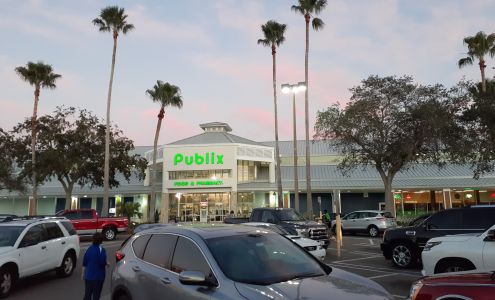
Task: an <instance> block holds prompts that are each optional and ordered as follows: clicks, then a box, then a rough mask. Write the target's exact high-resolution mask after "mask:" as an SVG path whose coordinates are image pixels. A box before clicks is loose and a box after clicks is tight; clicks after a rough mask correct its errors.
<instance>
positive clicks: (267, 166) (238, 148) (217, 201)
mask: <svg viewBox="0 0 495 300" xmlns="http://www.w3.org/2000/svg"><path fill="white" fill-rule="evenodd" d="M200 127H201V128H202V129H203V130H204V132H203V133H202V134H199V135H196V136H193V137H190V138H186V139H183V140H180V141H177V142H174V143H171V144H168V145H165V146H163V147H161V148H159V155H158V160H157V161H158V162H159V163H160V169H161V170H162V174H161V176H160V175H159V176H158V178H161V183H162V186H161V191H162V193H161V200H160V202H159V203H157V207H161V213H162V215H163V216H162V217H163V218H166V215H167V213H168V216H169V218H170V219H173V218H177V219H178V220H180V221H200V222H207V221H222V220H223V218H224V217H225V216H226V215H228V214H229V213H230V211H234V212H235V214H236V215H249V213H250V211H251V210H252V208H253V207H257V206H266V205H274V203H275V196H274V195H273V192H272V193H270V191H264V192H245V191H241V190H239V184H240V183H243V182H259V183H265V184H269V183H270V182H274V181H275V177H274V176H275V171H274V163H273V161H274V149H273V148H272V147H270V146H266V145H263V144H261V143H257V142H254V141H251V140H248V139H244V138H241V137H239V136H236V135H233V134H231V133H230V131H231V128H230V127H229V125H227V124H225V123H208V124H201V125H200ZM145 155H146V157H149V156H150V155H152V152H151V151H150V152H148V153H146V154H145Z"/></svg>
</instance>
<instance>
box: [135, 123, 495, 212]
mask: <svg viewBox="0 0 495 300" xmlns="http://www.w3.org/2000/svg"><path fill="white" fill-rule="evenodd" d="M200 127H201V129H202V130H203V132H202V133H200V134H198V135H195V136H192V137H189V138H185V139H182V140H179V141H176V142H173V143H170V144H167V145H164V146H162V147H159V148H158V154H157V158H158V159H157V162H158V165H159V168H158V169H159V170H161V171H160V172H159V173H158V174H157V178H159V180H157V182H159V185H160V186H159V188H157V190H160V191H161V193H158V197H157V202H156V207H157V208H159V209H160V212H161V219H162V220H164V219H167V218H170V219H173V218H177V220H179V221H194V222H196V221H198V222H212V221H222V220H223V218H224V217H225V216H226V215H228V214H229V213H230V211H234V213H235V215H236V216H249V214H250V213H251V211H252V209H253V208H255V207H276V206H277V201H276V199H277V194H276V190H277V188H276V183H275V163H274V161H275V160H274V152H275V149H274V142H255V141H252V140H249V139H246V138H242V137H239V136H237V135H234V134H232V133H231V131H232V129H231V128H230V126H229V125H228V124H226V123H220V122H214V123H207V124H201V125H200ZM310 146H311V147H310V151H311V153H310V155H311V166H312V167H311V178H312V190H313V197H312V201H313V211H314V213H315V214H318V213H319V211H322V210H324V209H327V210H329V211H332V207H333V206H332V198H334V199H338V200H336V201H340V206H341V208H342V213H347V212H350V211H354V210H359V209H373V210H375V209H381V208H383V207H384V192H383V183H382V180H381V178H380V175H379V174H378V173H377V172H376V170H375V169H374V168H373V167H363V168H357V169H356V170H354V171H353V172H351V173H350V174H348V176H344V175H342V173H341V172H340V171H339V170H338V167H337V165H338V163H339V162H340V161H341V159H342V155H341V153H339V151H338V149H335V148H332V147H331V144H329V143H327V142H321V141H313V142H311V143H310ZM297 148H298V153H299V155H300V156H299V158H298V160H299V161H298V163H299V167H298V177H299V183H298V186H299V198H300V208H301V213H305V211H306V182H305V181H306V180H305V161H304V159H305V152H304V150H305V143H304V141H297ZM144 155H145V157H146V158H147V159H148V161H150V162H151V161H152V155H153V151H147V152H145V153H144ZM280 155H281V173H282V187H283V199H284V201H283V204H284V207H294V179H293V178H294V168H293V143H292V142H290V141H281V142H280ZM472 177H473V175H472V171H471V170H470V169H469V168H468V167H463V166H456V165H447V166H445V167H443V168H441V169H439V168H437V167H436V166H431V165H427V164H418V165H416V166H414V167H413V168H411V169H409V170H407V171H403V172H400V173H398V174H397V175H396V177H395V179H394V182H393V189H394V190H393V193H394V198H395V201H396V211H397V213H405V214H406V213H422V212H428V211H431V210H440V209H445V208H450V207H459V206H464V205H472V204H494V203H495V174H486V175H485V176H483V177H482V178H480V179H478V180H474V179H473V178H472ZM144 185H145V186H144V188H149V187H148V186H147V185H149V184H148V182H147V181H146V180H145V182H144Z"/></svg>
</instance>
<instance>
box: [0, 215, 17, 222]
mask: <svg viewBox="0 0 495 300" xmlns="http://www.w3.org/2000/svg"><path fill="white" fill-rule="evenodd" d="M14 218H17V216H16V215H11V214H0V223H2V222H8V221H12V220H13V219H14Z"/></svg>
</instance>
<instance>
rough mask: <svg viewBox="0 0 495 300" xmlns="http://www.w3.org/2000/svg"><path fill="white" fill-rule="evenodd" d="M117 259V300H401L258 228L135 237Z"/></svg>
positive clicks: (171, 229) (173, 230)
mask: <svg viewBox="0 0 495 300" xmlns="http://www.w3.org/2000/svg"><path fill="white" fill-rule="evenodd" d="M115 256H116V260H117V263H116V265H115V268H114V269H113V272H112V277H111V280H110V286H111V287H110V288H111V293H112V299H114V300H123V299H127V300H129V299H134V300H138V299H161V298H163V296H164V295H166V296H167V298H170V299H183V300H187V299H212V300H214V299H273V300H281V299H284V300H286V299H303V298H304V299H315V300H318V299H328V297H329V295H331V297H332V298H335V299H339V300H346V299H364V298H366V299H394V298H393V297H392V296H391V295H390V294H388V293H387V291H385V289H384V288H383V287H381V286H380V285H379V284H377V283H376V282H373V281H372V280H369V279H367V278H364V277H361V276H358V275H355V274H351V273H349V272H346V271H343V270H340V269H337V268H332V267H330V266H327V265H325V264H323V263H322V262H321V261H319V260H318V259H316V258H315V257H314V256H312V255H311V254H309V253H308V252H306V251H304V250H303V249H301V247H298V246H297V245H295V244H294V243H293V242H291V241H290V240H289V239H287V238H285V237H283V236H280V235H279V234H276V233H274V232H270V231H260V230H254V228H252V227H250V226H242V225H217V224H215V225H211V226H207V225H202V226H201V227H196V228H195V227H190V226H183V225H179V226H166V227H160V228H154V229H150V230H146V231H142V232H140V233H139V234H136V235H133V236H132V237H131V238H130V239H129V240H128V241H127V243H125V244H124V246H123V247H122V248H121V249H120V250H118V251H117V252H116V254H115Z"/></svg>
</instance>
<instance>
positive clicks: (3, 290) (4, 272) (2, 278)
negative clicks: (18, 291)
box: [0, 267, 15, 298]
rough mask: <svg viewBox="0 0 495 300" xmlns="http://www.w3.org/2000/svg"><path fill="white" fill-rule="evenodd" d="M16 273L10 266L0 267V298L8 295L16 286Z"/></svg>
mask: <svg viewBox="0 0 495 300" xmlns="http://www.w3.org/2000/svg"><path fill="white" fill-rule="evenodd" d="M14 280H15V274H14V272H12V270H11V269H9V268H5V267H4V268H1V269H0V298H5V297H7V296H8V295H9V294H10V292H11V291H12V287H13V286H14Z"/></svg>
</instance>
